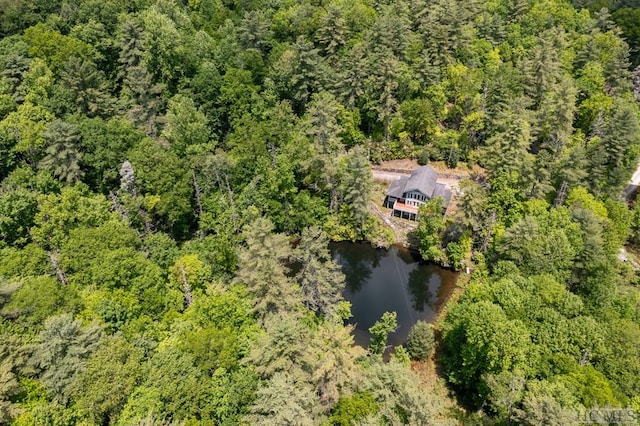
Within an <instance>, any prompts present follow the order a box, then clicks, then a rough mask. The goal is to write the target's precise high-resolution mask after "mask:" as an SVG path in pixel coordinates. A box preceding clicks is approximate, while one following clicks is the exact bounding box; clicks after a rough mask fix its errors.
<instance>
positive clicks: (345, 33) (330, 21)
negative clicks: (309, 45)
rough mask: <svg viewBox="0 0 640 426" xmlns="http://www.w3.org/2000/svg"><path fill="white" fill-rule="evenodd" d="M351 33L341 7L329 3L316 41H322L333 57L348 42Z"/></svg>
mask: <svg viewBox="0 0 640 426" xmlns="http://www.w3.org/2000/svg"><path fill="white" fill-rule="evenodd" d="M349 35H350V34H349V28H348V27H347V23H346V22H345V20H344V17H343V12H342V10H341V9H340V7H338V6H337V5H329V6H328V8H327V11H326V13H325V14H324V15H323V16H322V19H321V21H320V26H319V28H318V31H317V32H316V41H317V42H318V43H320V45H321V46H322V49H323V50H324V52H325V54H326V55H327V56H329V57H331V56H333V55H336V54H337V53H338V51H339V50H340V49H341V48H342V47H344V46H345V45H346V44H347V41H348V40H349Z"/></svg>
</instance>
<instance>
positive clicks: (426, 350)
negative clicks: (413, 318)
mask: <svg viewBox="0 0 640 426" xmlns="http://www.w3.org/2000/svg"><path fill="white" fill-rule="evenodd" d="M434 345H435V337H434V334H433V328H432V327H431V324H429V323H427V322H424V321H418V322H417V323H415V324H414V325H413V327H411V330H410V331H409V336H407V351H408V352H409V355H411V358H413V359H417V360H418V361H424V360H425V359H427V358H428V357H429V356H430V355H431V352H432V351H433V347H434Z"/></svg>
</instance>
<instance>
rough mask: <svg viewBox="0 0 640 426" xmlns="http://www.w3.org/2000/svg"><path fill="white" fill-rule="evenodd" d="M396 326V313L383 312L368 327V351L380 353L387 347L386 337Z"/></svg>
mask: <svg viewBox="0 0 640 426" xmlns="http://www.w3.org/2000/svg"><path fill="white" fill-rule="evenodd" d="M397 328H398V314H397V313H395V312H385V313H384V314H382V317H381V318H380V319H379V320H378V321H376V323H375V324H373V325H372V326H371V327H369V333H371V342H369V351H370V352H371V353H373V354H382V353H383V352H384V350H385V349H386V348H387V337H389V333H393V332H394V331H395V330H396V329H397Z"/></svg>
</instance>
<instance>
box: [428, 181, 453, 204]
mask: <svg viewBox="0 0 640 426" xmlns="http://www.w3.org/2000/svg"><path fill="white" fill-rule="evenodd" d="M451 195H452V194H451V191H450V190H448V189H447V187H446V185H444V184H442V183H438V184H436V189H435V190H434V191H433V195H432V196H431V198H434V197H442V198H444V200H445V201H446V202H447V204H449V201H450V200H451Z"/></svg>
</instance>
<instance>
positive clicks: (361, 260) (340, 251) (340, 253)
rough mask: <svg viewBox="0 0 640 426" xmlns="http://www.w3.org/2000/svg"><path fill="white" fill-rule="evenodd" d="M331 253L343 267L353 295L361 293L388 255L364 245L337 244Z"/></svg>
mask: <svg viewBox="0 0 640 426" xmlns="http://www.w3.org/2000/svg"><path fill="white" fill-rule="evenodd" d="M331 251H332V254H333V258H334V259H335V260H336V262H338V263H339V264H340V266H342V272H343V273H344V275H345V278H346V287H347V290H349V291H350V292H351V293H357V292H358V291H360V289H361V288H362V286H363V285H364V284H365V283H366V282H367V281H368V280H369V279H370V278H371V274H372V272H373V270H374V269H375V268H376V267H377V266H378V265H379V263H380V258H381V257H382V256H383V255H384V254H385V253H386V252H385V251H384V250H379V249H375V248H373V247H371V246H370V245H368V244H363V243H336V244H333V245H332V247H331Z"/></svg>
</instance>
